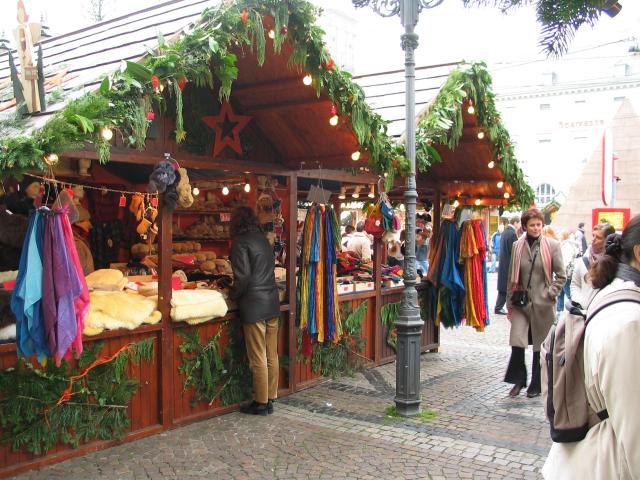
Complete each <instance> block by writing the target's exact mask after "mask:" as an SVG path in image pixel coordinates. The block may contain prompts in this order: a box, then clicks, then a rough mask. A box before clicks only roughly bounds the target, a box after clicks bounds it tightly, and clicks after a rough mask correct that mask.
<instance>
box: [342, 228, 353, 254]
mask: <svg viewBox="0 0 640 480" xmlns="http://www.w3.org/2000/svg"><path fill="white" fill-rule="evenodd" d="M354 231H355V228H354V226H353V225H347V226H346V227H344V235H342V238H341V239H340V245H341V250H342V251H343V252H345V251H347V244H348V243H349V239H350V238H351V236H352V235H353V232H354Z"/></svg>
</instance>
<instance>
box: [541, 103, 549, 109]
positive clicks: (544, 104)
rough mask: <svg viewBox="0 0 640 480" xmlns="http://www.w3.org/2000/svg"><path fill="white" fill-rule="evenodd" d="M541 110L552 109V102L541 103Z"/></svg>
mask: <svg viewBox="0 0 640 480" xmlns="http://www.w3.org/2000/svg"><path fill="white" fill-rule="evenodd" d="M540 110H551V104H549V103H541V104H540Z"/></svg>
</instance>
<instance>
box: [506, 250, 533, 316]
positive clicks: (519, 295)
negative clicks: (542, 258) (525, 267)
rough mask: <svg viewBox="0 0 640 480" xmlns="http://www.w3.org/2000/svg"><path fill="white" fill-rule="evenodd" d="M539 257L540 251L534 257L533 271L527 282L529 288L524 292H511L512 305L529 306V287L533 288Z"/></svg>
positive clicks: (530, 271) (530, 272)
mask: <svg viewBox="0 0 640 480" xmlns="http://www.w3.org/2000/svg"><path fill="white" fill-rule="evenodd" d="M537 256H538V250H536V253H535V254H534V255H533V261H532V262H531V270H529V281H528V282H527V288H526V289H524V290H514V291H513V292H511V305H513V306H514V307H520V308H522V307H526V306H527V305H528V304H529V287H531V275H532V274H533V268H534V266H535V264H536V257H537Z"/></svg>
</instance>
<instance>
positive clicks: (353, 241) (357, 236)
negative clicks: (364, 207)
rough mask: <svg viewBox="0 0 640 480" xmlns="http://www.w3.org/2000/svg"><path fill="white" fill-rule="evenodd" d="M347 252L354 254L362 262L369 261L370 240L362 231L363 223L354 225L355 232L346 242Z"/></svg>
mask: <svg viewBox="0 0 640 480" xmlns="http://www.w3.org/2000/svg"><path fill="white" fill-rule="evenodd" d="M347 251H349V252H353V253H355V254H356V256H357V257H358V258H361V259H362V260H371V240H370V239H369V236H368V235H367V234H366V233H365V231H364V222H362V221H361V222H358V224H357V225H356V231H355V232H354V233H353V234H352V235H351V238H350V239H349V241H348V242H347Z"/></svg>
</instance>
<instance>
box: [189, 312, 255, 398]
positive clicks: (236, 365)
mask: <svg viewBox="0 0 640 480" xmlns="http://www.w3.org/2000/svg"><path fill="white" fill-rule="evenodd" d="M236 324H237V322H224V323H223V325H226V326H227V327H228V329H227V332H228V338H229V344H228V345H227V346H226V347H223V346H222V345H221V342H220V337H221V334H222V331H223V328H221V329H220V330H219V331H218V333H216V334H215V335H213V336H212V337H209V338H208V339H207V341H206V343H204V344H203V343H202V342H201V340H200V333H199V331H198V330H193V331H188V330H186V329H181V330H179V331H178V334H179V335H180V336H181V337H182V338H183V342H182V344H181V345H180V347H179V348H178V349H179V351H180V352H181V353H183V354H186V355H184V356H183V358H182V363H181V364H180V365H179V366H178V372H180V373H181V374H182V375H183V376H184V377H185V379H184V382H183V384H182V387H183V389H184V390H187V389H188V388H192V387H193V388H194V389H195V393H194V396H193V399H192V404H193V405H195V404H197V403H198V402H200V401H203V400H204V401H206V402H208V403H209V405H212V404H213V402H214V401H215V400H216V399H218V398H219V399H220V404H221V405H223V406H225V405H233V404H236V403H240V402H242V401H244V400H247V399H249V398H251V389H252V382H251V370H250V369H249V364H248V362H247V361H246V358H245V351H244V348H243V346H242V342H241V339H240V338H239V335H238V332H237V331H236V330H235V328H236V327H234V326H235V325H236Z"/></svg>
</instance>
